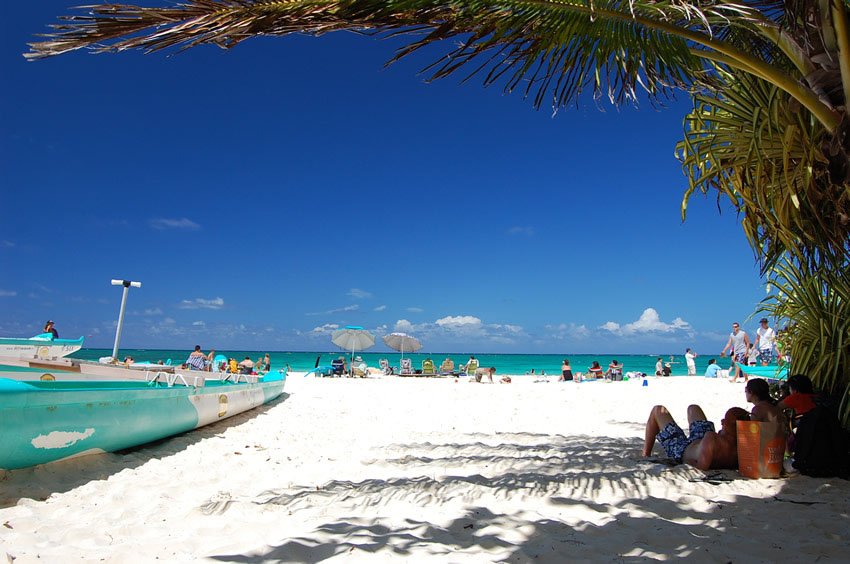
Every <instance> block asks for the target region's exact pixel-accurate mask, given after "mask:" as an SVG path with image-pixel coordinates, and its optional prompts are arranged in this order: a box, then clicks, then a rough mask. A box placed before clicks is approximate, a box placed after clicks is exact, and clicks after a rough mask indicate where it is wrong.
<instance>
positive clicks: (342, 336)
mask: <svg viewBox="0 0 850 564" xmlns="http://www.w3.org/2000/svg"><path fill="white" fill-rule="evenodd" d="M331 342H332V343H333V344H335V345H336V346H338V347H339V348H341V349H344V350H347V351H351V356H352V358H353V357H354V353H355V351H365V350H366V349H368V348H370V347H374V346H375V336H374V335H372V334H371V333H369V332H368V331H366V330H365V329H363V328H362V327H357V326H356V325H346V326H345V328H344V329H337V330H336V331H334V332H333V333H332V334H331Z"/></svg>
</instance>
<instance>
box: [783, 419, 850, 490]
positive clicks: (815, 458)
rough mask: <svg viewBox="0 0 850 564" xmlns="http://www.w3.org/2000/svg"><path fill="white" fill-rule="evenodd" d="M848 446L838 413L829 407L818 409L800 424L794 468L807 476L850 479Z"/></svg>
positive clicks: (798, 425)
mask: <svg viewBox="0 0 850 564" xmlns="http://www.w3.org/2000/svg"><path fill="white" fill-rule="evenodd" d="M848 443H850V439H848V436H847V431H845V430H844V429H843V428H842V427H841V423H840V422H839V421H838V416H837V414H836V411H835V410H834V409H832V408H831V407H829V406H827V405H818V406H817V407H815V408H814V409H812V410H811V411H808V412H807V413H805V414H804V415H803V416H802V417H800V420H799V422H798V423H797V436H796V438H795V441H794V462H793V464H792V466H794V468H795V469H797V470H799V471H800V473H801V474H805V475H807V476H814V477H818V478H831V477H833V476H838V477H840V478H847V477H848V474H850V453H848V449H850V444H848Z"/></svg>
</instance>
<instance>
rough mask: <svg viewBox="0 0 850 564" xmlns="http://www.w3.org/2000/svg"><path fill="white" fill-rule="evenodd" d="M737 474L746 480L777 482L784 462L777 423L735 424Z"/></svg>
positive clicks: (782, 440) (783, 442) (782, 445)
mask: <svg viewBox="0 0 850 564" xmlns="http://www.w3.org/2000/svg"><path fill="white" fill-rule="evenodd" d="M737 432H738V472H739V473H740V474H741V475H742V476H745V477H747V478H778V477H779V474H780V473H781V472H782V461H783V459H784V458H785V432H784V429H783V428H782V425H781V424H779V423H766V422H763V421H738V428H737Z"/></svg>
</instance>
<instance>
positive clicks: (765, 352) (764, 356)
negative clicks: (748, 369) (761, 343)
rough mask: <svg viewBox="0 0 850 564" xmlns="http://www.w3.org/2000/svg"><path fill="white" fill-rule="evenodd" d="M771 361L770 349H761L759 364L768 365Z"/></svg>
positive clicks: (771, 353)
mask: <svg viewBox="0 0 850 564" xmlns="http://www.w3.org/2000/svg"><path fill="white" fill-rule="evenodd" d="M772 360H773V351H772V350H770V349H761V350H760V351H759V362H761V363H762V364H770V363H771V361H772Z"/></svg>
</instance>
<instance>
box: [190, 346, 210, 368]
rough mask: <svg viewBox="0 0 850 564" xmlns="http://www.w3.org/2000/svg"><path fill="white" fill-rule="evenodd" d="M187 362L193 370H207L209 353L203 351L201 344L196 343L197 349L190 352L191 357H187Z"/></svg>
mask: <svg viewBox="0 0 850 564" xmlns="http://www.w3.org/2000/svg"><path fill="white" fill-rule="evenodd" d="M186 364H188V365H189V367H190V368H191V369H192V370H206V368H207V355H205V354H204V353H203V351H201V345H195V350H193V351H192V352H191V353H189V358H187V359H186Z"/></svg>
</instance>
